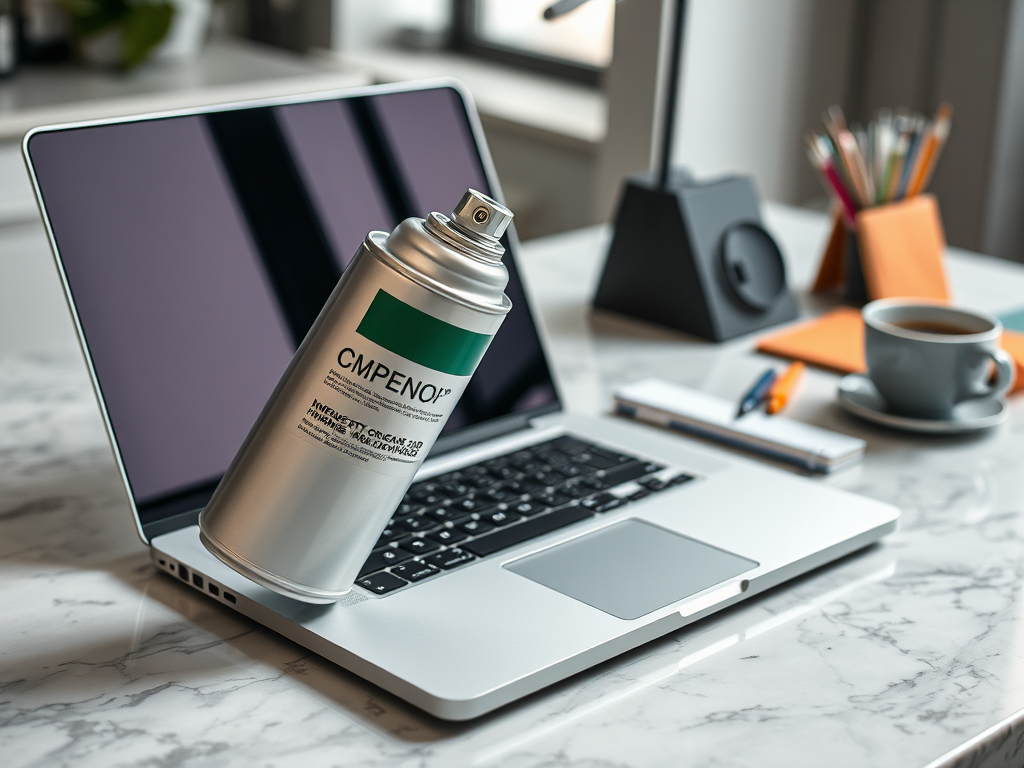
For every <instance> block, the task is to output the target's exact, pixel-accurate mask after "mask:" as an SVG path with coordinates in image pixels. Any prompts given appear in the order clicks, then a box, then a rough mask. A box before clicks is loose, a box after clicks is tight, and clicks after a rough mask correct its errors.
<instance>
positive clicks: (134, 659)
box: [0, 209, 1024, 768]
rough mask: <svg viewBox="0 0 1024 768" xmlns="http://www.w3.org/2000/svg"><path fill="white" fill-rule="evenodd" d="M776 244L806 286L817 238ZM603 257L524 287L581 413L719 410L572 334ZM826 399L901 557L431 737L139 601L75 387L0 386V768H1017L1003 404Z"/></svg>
mask: <svg viewBox="0 0 1024 768" xmlns="http://www.w3.org/2000/svg"><path fill="white" fill-rule="evenodd" d="M771 221H772V223H773V224H774V226H775V227H776V229H777V231H779V232H780V233H781V235H783V240H784V243H785V245H786V250H787V252H788V254H789V255H790V257H791V258H792V260H793V275H794V278H795V279H796V280H797V282H805V281H806V279H807V275H808V272H809V269H810V264H811V260H812V259H813V257H814V255H815V252H816V251H817V249H818V248H819V247H820V239H821V237H822V236H823V224H822V222H821V221H820V220H819V219H817V218H816V217H813V216H807V215H804V214H796V213H792V212H787V211H784V210H781V209H774V210H773V212H772V216H771ZM602 236H603V235H602V233H601V232H600V231H590V232H584V233H581V234H578V235H574V236H567V237H563V238H556V239H551V240H548V241H545V242H543V243H536V244H534V245H533V247H531V248H530V249H529V251H528V254H527V259H526V264H525V271H526V274H527V277H528V278H532V283H533V286H534V293H535V295H536V298H537V300H538V303H539V305H540V307H541V308H542V310H543V314H544V320H545V324H546V326H547V328H548V331H549V334H550V336H551V349H552V351H553V353H554V354H555V357H556V361H557V367H558V372H559V377H560V380H561V382H562V386H563V388H564V389H565V391H566V392H570V393H571V398H569V402H570V404H571V406H572V407H573V408H576V409H581V410H586V411H591V412H593V411H599V410H605V409H606V408H607V406H608V404H609V393H610V391H611V390H612V389H613V388H614V387H615V386H616V385H617V384H619V383H621V382H625V381H628V380H631V379H634V378H637V377H640V376H646V375H651V374H654V375H660V376H663V377H666V378H670V379H673V380H675V381H679V382H682V383H685V384H690V385H694V386H700V387H703V388H705V389H708V390H711V391H719V392H721V393H723V394H734V393H735V392H736V391H738V389H740V388H742V386H743V384H744V383H746V382H747V381H748V380H749V378H750V376H748V374H751V373H756V372H757V371H758V370H760V368H762V367H763V365H764V362H765V361H764V359H760V358H758V357H757V356H755V355H753V354H752V353H751V352H750V344H751V342H750V340H749V339H745V340H739V341H737V342H733V343H730V344H727V345H723V346H714V345H710V344H705V343H702V342H695V341H692V340H688V339H686V338H685V337H682V336H680V335H678V334H673V333H670V332H667V331H659V330H655V329H652V328H650V327H645V326H642V325H639V324H635V323H630V322H624V321H619V320H612V319H610V318H607V317H599V318H594V319H590V318H589V317H588V315H587V313H586V312H585V303H584V300H585V297H586V296H588V295H589V292H590V290H591V285H592V282H593V279H594V277H595V274H596V272H595V264H596V258H597V253H598V250H599V248H600V243H601V240H602ZM2 248H3V244H2V243H0V252H2ZM951 271H952V273H953V275H954V281H955V284H956V288H957V293H958V296H959V298H960V300H961V301H963V302H964V303H969V304H974V305H976V306H987V307H989V308H991V309H994V310H997V311H998V310H1000V309H1005V308H1007V307H1009V306H1012V302H1013V301H1014V299H1015V297H1017V298H1016V300H1017V301H1024V270H1020V269H1017V268H1013V267H1009V266H1006V265H1002V264H998V263H988V262H983V261H977V260H974V262H973V263H972V261H971V260H970V259H965V258H963V257H961V258H958V259H956V260H955V261H954V263H953V264H952V267H951ZM835 381H836V377H835V376H832V375H830V374H826V373H821V372H812V374H811V375H810V376H809V378H808V381H807V384H806V386H805V388H804V390H803V392H802V393H801V395H800V398H799V400H798V401H797V403H796V404H795V405H794V407H793V409H792V415H794V416H796V417H798V418H803V419H806V420H808V421H813V422H815V423H818V424H823V425H826V426H831V427H835V428H840V429H843V430H845V431H848V432H850V433H854V434H858V435H861V436H863V437H865V438H866V439H867V440H868V441H869V451H868V455H867V458H866V460H865V462H864V463H863V465H861V466H860V467H857V468H855V469H852V470H850V471H848V472H845V473H843V474H842V475H839V476H837V477H834V478H830V479H829V480H827V481H826V482H830V483H835V484H837V485H841V486H844V487H847V488H851V489H854V490H857V491H859V492H862V493H865V494H867V495H870V496H874V497H877V498H881V499H885V500H888V501H891V502H893V503H895V504H898V505H899V506H900V507H902V509H903V512H904V517H903V523H902V527H901V530H900V531H899V532H897V533H896V534H894V535H893V536H891V537H890V538H888V539H887V540H886V541H885V542H884V543H883V544H882V545H880V546H877V547H874V548H872V549H870V550H868V551H865V552H863V553H860V554H858V555H854V556H852V557H849V558H847V559H846V560H844V561H842V562H840V563H838V564H835V565H833V566H830V567H827V568H825V569H821V570H819V571H817V572H815V573H813V574H811V575H809V576H806V577H804V578H802V579H799V580H797V581H795V582H791V583H790V584H788V585H785V586H784V587H782V588H779V589H776V590H774V591H772V592H770V593H768V594H765V595H763V596H760V597H758V598H757V599H754V600H751V601H748V602H747V603H744V604H742V605H741V606H738V607H736V608H734V609H732V610H729V611H727V612H726V613H724V614H721V615H718V616H715V617H712V618H711V619H709V620H706V621H704V622H701V623H699V624H698V625H696V626H694V627H691V628H687V629H685V630H683V631H680V632H678V633H675V634H673V635H670V636H668V637H666V638H663V639H662V640H660V641H657V642H654V643H651V644H649V645H646V646H644V647H642V648H640V649H638V650H636V651H634V652H632V653H630V654H627V655H625V656H622V657H620V658H617V659H615V660H613V661H611V662H608V663H606V664H604V665H602V666H600V667H598V668H596V669H593V670H590V671H589V672H586V673H584V674H581V675H579V676H577V677H575V678H572V679H570V680H568V681H566V682H564V683H562V684H560V685H557V686H555V687H553V688H550V689H548V690H546V691H543V692H541V693H539V694H536V695H534V696H532V697H530V698H529V699H527V700H525V701H523V702H521V703H519V704H516V705H513V706H511V707H508V708H506V709H504V710H501V711H499V712H497V713H494V714H492V715H489V716H487V717H486V718H483V719H482V720H480V721H476V722H472V723H468V724H462V725H451V724H446V723H442V722H440V721H437V720H434V719H432V718H430V717H429V716H426V715H423V714H421V713H419V712H418V711H416V710H414V709H413V708H411V707H409V706H408V705H405V704H404V703H402V702H401V701H398V700H396V699H395V698H393V697H391V696H390V695H388V694H385V693H383V692H381V691H379V690H377V689H374V688H373V687H371V686H369V685H367V684H365V683H363V682H361V681H360V680H359V679H358V678H356V677H354V676H353V675H350V674H348V673H347V672H345V671H343V670H341V669H339V668H337V667H335V666H333V665H332V664H330V663H328V662H325V661H323V660H321V659H319V658H318V657H316V656H315V655H313V654H310V653H308V652H307V651H305V650H304V649H302V648H300V647H298V646H296V645H294V644H293V643H291V642H289V641H286V640H283V639H281V638H280V637H278V636H276V635H274V634H273V633H271V632H269V631H268V630H266V629H264V628H262V627H260V626H259V625H256V624H253V623H252V622H250V621H248V620H247V619H245V618H242V617H240V616H237V615H234V614H233V613H231V612H230V611H228V610H226V609H225V608H223V607H222V606H221V605H220V604H215V603H213V602H212V601H211V600H206V599H205V598H203V597H202V596H201V595H199V594H197V593H196V592H195V591H193V590H191V589H189V588H187V587H184V586H181V585H179V584H178V583H177V582H175V581H173V580H171V579H169V578H167V577H165V576H162V575H160V574H158V573H157V572H156V571H155V570H154V569H153V568H152V566H151V565H150V564H149V560H148V557H147V555H146V552H145V549H144V548H143V546H142V545H141V544H140V543H139V542H138V540H137V539H136V538H135V534H134V532H133V530H132V526H131V524H130V522H129V520H128V519H127V515H128V507H127V504H126V502H125V500H124V497H123V492H122V490H121V488H120V486H119V483H118V477H117V473H116V472H115V469H114V464H113V461H112V459H111V457H110V455H109V450H108V448H107V445H106V442H105V438H104V436H103V433H102V430H101V425H100V420H99V416H98V413H97V410H96V407H95V405H94V403H93V401H92V396H91V394H90V392H89V390H88V388H87V385H86V379H85V372H84V367H83V366H82V364H81V363H80V362H79V361H78V360H77V359H76V358H74V357H72V356H68V355H53V356H45V355H37V356H32V355H29V354H22V355H18V356H13V357H7V358H3V359H0V610H2V613H0V765H3V766H40V767H42V766H46V767H49V766H62V765H68V766H104V767H106V766H160V768H176V767H177V766H268V765H301V766H303V767H304V768H306V767H311V766H346V767H348V766H367V767H370V766H373V767H376V766H400V767H402V768H406V767H409V768H411V767H413V766H431V767H433V766H477V765H479V766H501V768H520V767H523V766H551V767H557V768H570V767H571V768H584V767H586V768H596V767H597V766H601V767H602V768H612V767H618V766H708V767H711V766H715V767H716V768H722V767H729V768H733V767H736V768H738V767H740V766H750V767H751V768H753V767H754V766H757V767H758V768H767V767H771V766H780V767H781V766H785V767H786V768H794V767H796V766H824V765H828V766H858V767H863V766H899V767H900V768H903V767H906V768H917V767H919V766H926V765H930V766H938V765H944V766H945V765H954V764H955V765H958V766H968V765H970V766H976V767H978V766H995V765H1020V764H1022V763H1024V747H1022V746H1021V744H1022V741H1024V739H1022V734H1021V730H1022V729H1021V727H1020V725H1019V724H1017V722H1016V721H1015V720H1014V719H1013V718H1014V716H1015V714H1016V713H1018V712H1019V711H1021V710H1022V709H1024V599H1022V597H1024V596H1022V593H1021V588H1020V585H1021V583H1022V578H1024V514H1022V507H1024V472H1022V471H1021V469H1022V457H1024V414H1022V404H1021V403H1020V402H1015V403H1013V405H1012V409H1011V410H1012V419H1011V421H1010V422H1009V423H1008V424H1006V425H1004V426H1003V427H1000V428H998V429H997V430H995V431H993V432H992V433H989V434H985V435H981V436H974V437H961V438H944V439H934V438H932V439H924V438H917V437H910V436H905V435H901V434H898V433H893V432H885V431H881V430H879V429H876V428H874V427H870V426H868V425H866V424H861V423H858V422H856V421H853V420H852V419H851V418H850V417H847V416H845V415H844V414H842V413H840V412H839V411H838V409H837V407H836V406H835V405H834V403H833V401H832V398H833V393H834V388H835ZM780 533H784V532H780ZM986 732H987V733H986ZM982 734H984V738H982V739H980V740H979V739H977V737H978V736H979V735H982ZM972 740H974V741H972ZM962 745H966V746H962ZM958 749H959V750H960V751H959V752H957V751H956V750H958ZM944 756H945V757H944Z"/></svg>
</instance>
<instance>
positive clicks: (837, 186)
mask: <svg viewBox="0 0 1024 768" xmlns="http://www.w3.org/2000/svg"><path fill="white" fill-rule="evenodd" d="M807 156H808V157H809V158H810V160H811V165H813V166H814V168H815V169H816V170H817V171H818V173H819V174H820V176H821V183H822V184H823V185H824V187H825V191H826V192H828V193H829V195H830V196H831V197H832V198H833V199H834V200H835V201H836V203H837V204H838V207H839V209H840V211H841V212H842V214H843V218H844V219H845V220H846V223H847V225H848V227H849V229H853V227H854V222H855V217H856V215H857V206H856V205H855V204H854V202H853V200H852V199H851V198H850V193H849V192H847V191H846V187H845V186H844V185H843V181H842V179H840V178H839V174H838V173H836V169H835V167H834V166H833V164H832V159H831V157H830V156H827V155H825V154H824V152H823V150H822V148H821V145H820V143H819V142H818V140H817V137H816V136H814V134H810V135H809V136H807Z"/></svg>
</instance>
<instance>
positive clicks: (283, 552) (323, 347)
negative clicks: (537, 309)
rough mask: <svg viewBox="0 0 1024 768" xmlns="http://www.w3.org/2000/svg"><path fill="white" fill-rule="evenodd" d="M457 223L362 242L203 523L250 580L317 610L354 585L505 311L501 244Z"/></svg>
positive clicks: (217, 547) (219, 551) (413, 226)
mask: <svg viewBox="0 0 1024 768" xmlns="http://www.w3.org/2000/svg"><path fill="white" fill-rule="evenodd" d="M467 194H468V193H467ZM476 194H477V195H479V193H476ZM481 197H482V196H481ZM465 199H466V198H464V199H463V200H464V201H465ZM484 200H488V201H489V202H491V203H493V201H490V200H489V198H484ZM494 205H496V206H497V205H498V204H497V203H494ZM499 208H500V206H499ZM477 210H478V211H479V208H478V209H477ZM501 210H502V211H504V209H501ZM506 213H507V211H506ZM479 215H480V216H482V215H483V214H479ZM453 217H454V214H453ZM508 217H509V218H510V217H511V214H508ZM452 223H453V220H450V219H448V218H447V217H444V216H439V215H438V214H431V216H430V217H428V220H427V221H424V220H423V219H407V220H406V221H404V222H402V223H401V224H400V225H399V226H398V227H397V228H396V229H395V231H394V232H393V233H391V234H390V235H388V234H386V233H384V232H371V233H370V234H369V235H367V237H366V240H365V241H364V243H363V244H362V246H360V248H359V251H358V252H357V254H356V256H355V257H354V259H353V261H352V263H351V264H350V265H349V267H348V268H347V269H346V270H345V273H344V275H343V276H342V278H341V280H340V281H339V283H338V285H337V286H336V287H335V289H334V291H333V292H332V294H331V296H330V298H329V299H328V301H327V303H326V304H325V306H324V308H323V310H322V311H321V313H320V315H319V317H318V318H317V321H316V322H315V323H314V325H313V327H312V329H311V330H310V332H309V334H308V335H307V336H306V339H305V340H304V341H303V343H302V345H301V346H300V347H299V350H298V351H297V352H296V353H295V356H294V358H293V359H292V361H291V363H290V365H289V367H288V369H287V370H286V371H285V373H284V375H283V376H282V378H281V380H280V382H279V383H278V385H277V388H276V389H275V391H274V393H273V395H272V396H271V398H270V400H269V401H268V403H267V405H266V406H265V407H264V409H263V412H262V413H261V414H260V417H259V419H258V420H257V421H256V423H255V425H254V426H253V428H252V429H251V430H250V432H249V435H248V437H247V438H246V440H245V442H244V444H243V445H242V447H241V449H240V450H239V452H238V454H237V455H236V456H235V459H234V461H233V462H232V463H231V466H230V467H229V468H228V471H227V473H226V474H225V476H224V478H223V479H222V480H221V482H220V484H219V485H218V487H217V490H216V491H215V493H214V495H213V497H212V498H211V500H210V503H209V504H208V505H207V507H206V508H205V509H204V510H203V512H202V514H201V515H200V518H199V526H200V536H201V539H202V541H203V543H204V545H205V546H206V547H207V548H208V549H209V550H210V551H211V552H212V553H213V554H214V555H216V556H217V557H218V558H220V559H221V560H223V561H224V562H225V563H227V564H228V565H229V566H231V567H232V568H234V569H235V570H237V571H239V572H241V573H243V574H244V575H246V576H248V577H249V578H250V579H252V580H253V581H256V582H257V583H260V584H262V585H264V586H266V587H268V588H270V589H273V590H275V591H277V592H280V593H282V594H285V595H288V596H290V597H293V598H296V599H299V600H302V601H305V602H312V603H330V602H334V601H336V600H337V599H339V598H340V597H341V596H342V595H344V594H345V593H346V592H348V591H349V589H351V587H352V585H353V584H354V582H355V580H356V578H357V576H358V573H359V570H360V568H361V567H362V565H363V563H364V561H365V560H366V557H367V556H368V555H369V554H370V552H371V550H372V549H373V547H374V545H375V543H376V542H377V539H378V538H379V536H380V534H381V531H382V530H383V529H384V528H385V527H386V525H387V523H388V521H389V520H390V518H391V516H392V514H393V513H394V511H395V509H396V508H397V507H398V505H399V503H400V502H401V500H402V497H403V496H404V494H405V493H406V491H407V489H408V487H409V485H410V484H411V482H412V479H413V476H414V474H415V472H416V470H417V469H418V468H419V466H420V464H421V463H422V462H423V460H424V458H426V455H427V452H428V451H429V450H430V448H431V446H432V445H433V443H434V441H435V439H436V438H437V436H438V435H439V434H440V432H441V429H442V428H443V427H444V425H445V423H446V422H447V420H448V417H449V416H450V415H451V412H452V410H453V409H454V407H455V405H456V403H457V402H458V399H459V397H460V396H461V395H462V392H463V390H464V389H465V387H466V385H467V384H468V383H469V380H470V376H471V375H472V373H473V370H475V368H476V364H477V363H478V362H479V359H480V357H482V355H483V352H484V350H485V349H486V346H487V344H488V343H489V341H490V338H491V337H493V335H494V334H495V333H496V332H497V330H498V327H499V326H500V324H501V322H502V320H503V319H504V318H505V316H506V314H507V313H508V311H509V309H510V308H511V303H510V302H509V300H508V298H507V297H506V296H505V295H504V292H503V291H504V287H505V285H506V283H507V280H508V275H507V272H506V271H505V268H504V265H502V264H501V261H500V254H501V248H500V245H498V246H497V251H495V249H494V246H495V245H497V239H496V238H490V240H493V242H490V241H489V240H488V241H487V242H484V241H483V240H481V242H480V243H476V242H474V239H475V238H474V237H471V238H469V239H468V240H467V238H466V237H465V236H464V235H465V234H466V233H463V232H460V231H458V229H459V228H457V227H452V226H451V224H452ZM501 229H504V227H501ZM468 234H469V235H473V233H468ZM498 234H499V235H500V232H499V233H498ZM460 237H462V239H461V240H460ZM478 246H479V247H478ZM495 254H497V258H495Z"/></svg>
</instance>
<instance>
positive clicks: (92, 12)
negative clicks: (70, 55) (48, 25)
mask: <svg viewBox="0 0 1024 768" xmlns="http://www.w3.org/2000/svg"><path fill="white" fill-rule="evenodd" d="M60 2H61V5H63V6H64V7H65V8H66V9H67V11H68V13H69V14H71V17H72V18H73V19H74V23H75V31H76V32H77V33H78V35H79V36H81V37H89V36H91V35H95V34H98V33H100V32H102V31H104V30H105V29H108V28H109V27H112V26H114V25H115V24H117V23H119V22H121V21H122V20H123V19H125V18H126V17H127V16H128V14H129V13H130V12H131V6H130V5H129V4H128V0H60Z"/></svg>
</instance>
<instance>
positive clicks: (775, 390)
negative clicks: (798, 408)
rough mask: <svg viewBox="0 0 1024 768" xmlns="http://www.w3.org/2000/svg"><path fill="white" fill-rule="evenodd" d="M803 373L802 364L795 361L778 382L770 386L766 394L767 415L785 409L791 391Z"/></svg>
mask: <svg viewBox="0 0 1024 768" xmlns="http://www.w3.org/2000/svg"><path fill="white" fill-rule="evenodd" d="M803 373H804V364H803V363H801V362H800V361H799V360H797V361H796V362H795V363H793V364H792V365H790V366H789V368H787V369H786V372H785V373H784V374H782V375H781V376H780V377H779V380H778V381H776V382H775V384H774V385H772V388H771V390H770V391H769V392H768V406H767V409H766V410H767V411H768V413H778V412H779V411H781V410H782V409H783V408H785V407H786V403H787V402H788V401H789V396H790V394H791V393H792V392H793V389H794V388H795V387H796V385H797V384H798V383H799V382H800V377H801V376H803Z"/></svg>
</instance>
